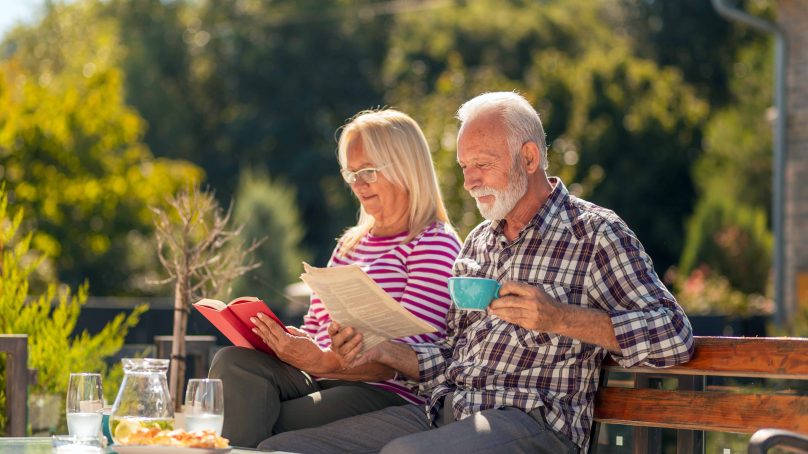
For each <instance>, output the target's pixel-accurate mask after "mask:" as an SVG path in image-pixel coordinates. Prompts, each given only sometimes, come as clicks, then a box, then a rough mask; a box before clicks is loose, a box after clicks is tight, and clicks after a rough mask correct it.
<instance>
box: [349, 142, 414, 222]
mask: <svg viewBox="0 0 808 454" xmlns="http://www.w3.org/2000/svg"><path fill="white" fill-rule="evenodd" d="M346 155H347V158H348V166H347V170H349V171H351V172H357V171H359V170H362V169H367V168H381V167H382V166H385V165H389V163H384V162H380V163H378V164H374V163H373V162H371V161H370V159H368V157H367V155H366V154H365V150H364V147H363V146H362V136H360V135H357V136H356V137H354V138H353V139H351V141H350V142H349V143H348V150H347V153H346ZM389 169H390V168H389V167H386V168H383V169H382V170H379V171H377V172H376V181H375V182H373V183H367V182H365V181H364V180H363V179H362V178H359V177H357V178H356V181H354V182H353V183H352V184H351V190H352V191H353V193H354V194H355V195H356V198H357V199H359V203H361V204H362V208H364V209H365V212H367V213H368V214H369V215H371V216H373V219H374V227H373V228H374V232H375V231H376V230H384V231H385V234H394V233H399V232H402V231H404V230H406V228H407V225H408V223H407V214H408V213H407V211H408V210H409V195H408V194H407V191H405V190H404V189H403V188H400V187H398V186H396V185H394V184H393V183H392V182H391V181H390V180H388V179H387V177H386V176H385V174H384V172H385V170H386V171H389ZM398 227H401V230H398V231H388V230H389V229H393V230H395V229H396V228H398Z"/></svg>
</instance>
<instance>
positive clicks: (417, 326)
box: [300, 263, 437, 351]
mask: <svg viewBox="0 0 808 454" xmlns="http://www.w3.org/2000/svg"><path fill="white" fill-rule="evenodd" d="M303 268H304V269H305V270H306V272H305V273H303V274H302V275H301V276H300V278H301V279H302V280H303V282H305V283H306V284H308V285H309V287H311V289H312V290H313V291H314V292H315V293H317V296H319V297H320V300H321V301H322V302H323V305H325V307H326V309H328V313H329V314H330V315H331V319H332V320H336V322H337V323H339V324H340V325H342V326H351V327H353V328H355V329H357V330H359V331H360V332H361V333H362V336H363V351H364V350H369V349H371V348H373V347H375V346H376V345H378V344H380V343H382V342H384V341H385V340H388V339H397V338H399V337H408V336H415V335H416V334H423V333H431V332H435V331H437V330H436V329H435V327H433V326H432V325H430V324H429V323H427V322H425V321H423V320H421V319H420V318H418V317H416V316H415V315H413V314H412V313H410V311H408V310H407V309H405V308H403V307H401V305H400V304H399V303H398V302H396V300H394V299H393V298H392V297H391V296H390V295H388V294H387V292H385V291H384V290H383V289H382V288H381V287H379V285H378V284H376V282H374V281H373V279H371V278H370V276H368V275H367V274H366V273H365V272H364V271H362V268H360V267H359V266H358V265H347V266H334V267H330V268H315V267H313V266H311V265H309V264H308V263H303Z"/></svg>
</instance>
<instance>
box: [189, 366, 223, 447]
mask: <svg viewBox="0 0 808 454" xmlns="http://www.w3.org/2000/svg"><path fill="white" fill-rule="evenodd" d="M222 424H224V388H223V385H222V381H221V380H219V379H211V378H193V379H191V380H188V389H187V390H186V392H185V430H187V431H188V432H193V431H195V430H202V429H210V430H213V431H214V432H216V434H217V435H221V433H222Z"/></svg>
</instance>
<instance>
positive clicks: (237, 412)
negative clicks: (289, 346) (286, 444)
mask: <svg viewBox="0 0 808 454" xmlns="http://www.w3.org/2000/svg"><path fill="white" fill-rule="evenodd" d="M209 377H210V378H219V379H221V380H222V383H223V385H224V415H225V418H224V426H223V427H222V436H224V437H225V438H227V439H229V440H230V444H231V445H234V446H246V447H255V446H256V445H257V444H258V443H259V442H261V440H264V439H266V438H269V437H270V436H272V435H274V434H277V433H281V432H286V431H290V430H298V429H305V428H310V427H318V426H321V425H323V424H328V423H330V422H333V421H336V420H338V419H342V418H347V417H349V416H354V415H360V414H362V413H368V412H372V411H376V410H380V409H382V408H386V407H389V406H391V405H404V404H406V403H407V402H406V401H405V400H404V399H403V398H401V396H399V395H398V394H395V393H393V392H390V391H385V390H383V389H380V388H377V387H375V386H373V385H369V384H367V383H363V382H352V381H344V380H320V381H317V380H314V379H313V378H312V377H311V376H310V375H308V374H307V373H305V372H303V371H301V370H299V369H296V368H294V367H292V366H290V365H288V364H286V363H284V362H282V361H280V360H278V359H277V358H275V357H273V356H270V355H267V354H266V353H262V352H259V351H256V350H250V349H246V348H240V347H225V348H223V349H222V350H219V352H218V353H217V354H216V356H215V357H214V358H213V364H212V365H211V368H210V373H209Z"/></svg>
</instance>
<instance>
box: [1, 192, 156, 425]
mask: <svg viewBox="0 0 808 454" xmlns="http://www.w3.org/2000/svg"><path fill="white" fill-rule="evenodd" d="M22 218H23V213H22V210H21V209H18V210H16V211H14V210H9V206H8V196H7V195H6V191H5V188H4V187H2V188H0V253H2V256H0V333H4V334H28V336H29V337H28V355H29V356H28V367H31V368H34V369H36V370H37V381H36V384H34V385H33V387H32V388H31V391H32V392H34V393H43V394H44V393H56V394H60V395H62V396H64V393H65V391H66V390H67V382H68V378H69V376H70V373H71V372H101V373H102V374H103V375H104V391H105V397H106V398H107V399H108V401H110V402H111V401H112V399H114V397H115V393H116V392H117V387H118V383H119V378H120V371H119V370H117V369H119V368H120V366H115V367H113V368H109V367H108V366H107V364H106V362H105V361H104V360H105V359H106V358H108V357H110V356H112V355H114V354H115V353H117V352H118V351H119V350H120V349H121V347H122V346H123V342H124V338H125V336H126V333H127V332H128V331H129V329H131V328H133V327H134V326H135V325H137V323H138V320H139V318H140V315H141V314H142V313H143V312H145V311H146V309H147V305H140V306H138V307H136V308H135V309H134V310H133V311H132V312H131V313H130V314H129V315H128V316H125V315H124V314H120V315H118V316H117V317H116V318H115V319H114V320H113V321H112V322H110V323H109V324H107V325H106V326H105V327H104V328H103V329H102V330H101V331H100V332H99V333H97V334H95V335H90V334H88V333H87V332H86V331H85V332H82V333H80V334H78V335H75V336H74V335H73V330H74V328H75V326H76V321H77V320H78V316H79V313H80V312H81V307H82V306H83V305H84V303H85V302H86V300H87V289H88V285H87V284H86V283H85V284H84V285H82V286H81V287H80V288H79V289H78V291H77V292H76V293H75V294H73V293H72V292H71V291H70V289H69V288H67V287H66V286H64V285H61V284H59V283H56V282H51V283H48V285H47V286H46V289H45V290H44V291H43V292H42V293H41V294H40V295H38V296H35V297H29V295H28V292H29V277H30V276H31V274H32V273H33V272H34V270H35V269H36V268H37V266H38V265H39V264H40V263H41V261H42V259H43V256H42V254H41V253H39V252H38V251H36V250H33V249H31V238H32V236H33V232H29V233H28V234H25V235H20V233H19V227H20V223H21V222H22ZM116 377H117V378H118V379H116ZM64 400H65V399H64V397H61V398H60V401H61V402H64ZM5 405H6V396H5V361H4V360H3V361H0V428H2V430H4V428H5V425H6V420H5ZM62 410H63V409H62ZM61 414H64V411H61Z"/></svg>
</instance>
